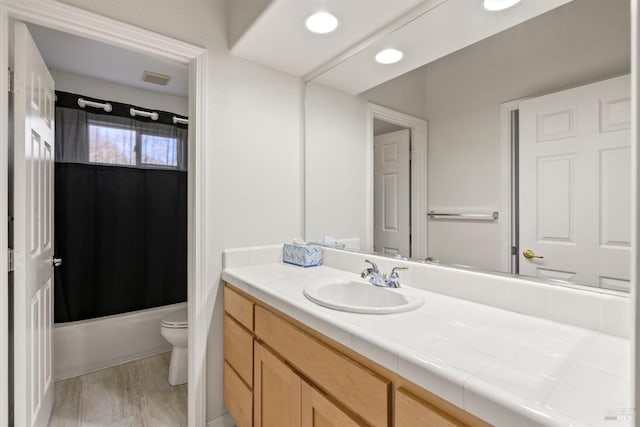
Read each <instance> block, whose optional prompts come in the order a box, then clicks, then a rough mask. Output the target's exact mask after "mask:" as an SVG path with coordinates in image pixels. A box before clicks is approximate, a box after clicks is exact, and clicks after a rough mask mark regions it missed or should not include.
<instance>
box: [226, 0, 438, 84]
mask: <svg viewBox="0 0 640 427" xmlns="http://www.w3.org/2000/svg"><path fill="white" fill-rule="evenodd" d="M232 1H233V0H232ZM441 1H442V0H437V1H436V0H427V1H426V0H303V1H302V0H273V1H272V2H271V3H269V5H268V6H266V8H263V10H262V11H261V13H260V14H259V15H258V16H257V17H256V18H255V20H254V21H253V22H252V23H249V25H247V28H246V31H244V33H243V34H242V35H240V36H235V37H232V40H233V39H235V38H237V41H235V43H234V44H233V45H232V46H231V52H232V53H233V54H234V55H236V56H240V57H242V58H245V59H249V60H251V61H255V62H259V63H261V64H265V65H267V66H269V67H271V68H275V69H278V70H281V71H285V72H287V73H289V74H293V75H295V76H298V77H303V76H305V75H307V74H309V73H310V72H312V71H313V70H315V69H316V68H318V67H320V66H321V65H323V64H325V63H326V62H328V61H330V60H332V59H333V58H335V57H336V56H338V55H340V54H341V53H343V52H344V51H345V50H346V49H348V48H350V47H352V46H354V45H356V44H358V43H359V42H361V41H363V40H364V39H366V38H368V37H369V36H372V35H373V34H374V33H376V32H377V31H378V30H379V29H380V28H381V27H384V26H386V25H388V24H390V23H392V22H393V21H394V20H396V19H398V18H400V17H402V16H403V15H405V14H410V13H411V11H413V10H414V9H415V8H416V7H419V6H421V5H424V4H432V3H438V2H441ZM318 11H330V12H331V13H332V14H333V15H335V16H336V17H337V18H338V21H339V24H338V28H337V30H336V31H334V32H333V33H330V34H314V33H311V32H309V31H307V29H306V27H305V20H306V18H307V17H308V16H309V15H311V14H313V13H315V12H318Z"/></svg>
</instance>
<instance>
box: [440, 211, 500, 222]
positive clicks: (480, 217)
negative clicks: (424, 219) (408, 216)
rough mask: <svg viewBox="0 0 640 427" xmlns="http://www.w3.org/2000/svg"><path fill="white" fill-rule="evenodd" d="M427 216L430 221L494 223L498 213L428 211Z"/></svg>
mask: <svg viewBox="0 0 640 427" xmlns="http://www.w3.org/2000/svg"><path fill="white" fill-rule="evenodd" d="M427 216H428V217H429V218H430V219H455V220H470V221H495V220H497V219H498V211H494V212H491V213H452V212H435V211H429V212H428V213H427Z"/></svg>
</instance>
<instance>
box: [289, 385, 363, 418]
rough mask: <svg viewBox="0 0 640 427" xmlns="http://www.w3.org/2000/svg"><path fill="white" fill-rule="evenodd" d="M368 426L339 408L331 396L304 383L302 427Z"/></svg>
mask: <svg viewBox="0 0 640 427" xmlns="http://www.w3.org/2000/svg"><path fill="white" fill-rule="evenodd" d="M366 425H367V424H365V423H364V422H362V421H359V420H358V419H356V418H355V417H353V416H351V415H350V414H349V412H348V411H346V410H345V409H343V408H341V407H340V406H338V404H337V403H336V402H335V401H333V400H332V399H331V398H330V397H329V396H327V395H325V394H323V393H322V392H320V391H319V390H318V389H316V388H315V387H313V386H312V385H310V384H307V383H306V382H303V383H302V427H362V426H366Z"/></svg>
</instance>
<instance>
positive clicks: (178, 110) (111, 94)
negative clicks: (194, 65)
mask: <svg viewBox="0 0 640 427" xmlns="http://www.w3.org/2000/svg"><path fill="white" fill-rule="evenodd" d="M49 71H51V76H52V77H53V81H54V82H55V84H56V90H61V91H63V92H71V93H76V94H78V95H85V96H89V97H93V98H99V99H104V100H107V101H114V102H122V103H123V104H132V105H136V106H138V107H144V108H149V109H156V110H161V111H167V112H170V113H175V114H180V115H182V116H188V115H189V114H188V113H189V100H188V98H187V97H186V96H175V95H169V94H166V93H160V92H152V91H150V90H144V89H140V88H136V87H132V86H125V85H122V84H119V83H114V82H108V81H106V80H100V79H94V78H92V77H87V76H81V75H79V74H73V73H67V72H64V71H56V70H49Z"/></svg>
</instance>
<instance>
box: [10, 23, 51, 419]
mask: <svg viewBox="0 0 640 427" xmlns="http://www.w3.org/2000/svg"><path fill="white" fill-rule="evenodd" d="M14 52H15V53H14V55H15V56H14V76H15V92H14V112H15V121H14V129H15V159H14V162H15V169H14V173H15V179H14V182H15V192H14V209H15V225H14V236H15V239H14V242H15V248H14V249H15V257H16V260H15V262H16V264H15V286H14V289H15V291H14V295H15V296H14V331H15V334H14V336H15V338H14V343H15V349H14V352H15V353H14V354H15V369H14V373H15V424H16V425H17V426H46V425H47V423H48V421H49V416H50V414H51V409H52V407H53V400H54V394H53V382H52V375H51V367H52V360H51V357H52V351H51V332H52V326H53V325H52V323H53V322H52V320H53V313H52V308H53V300H52V298H53V266H52V256H53V251H52V250H53V243H52V242H53V160H54V158H53V156H54V120H53V114H54V95H55V94H54V84H53V79H52V78H51V74H49V71H48V70H47V67H46V65H45V63H44V61H43V60H42V57H41V56H40V53H39V52H38V49H37V47H36V45H35V43H34V42H33V39H32V38H31V35H30V34H29V31H28V30H27V27H26V25H24V24H22V23H16V24H15V49H14Z"/></svg>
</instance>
